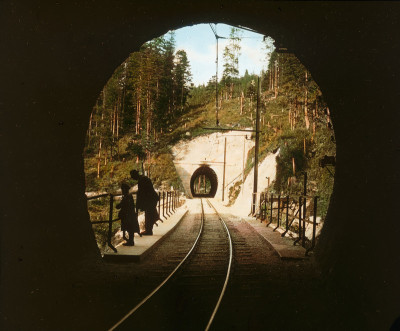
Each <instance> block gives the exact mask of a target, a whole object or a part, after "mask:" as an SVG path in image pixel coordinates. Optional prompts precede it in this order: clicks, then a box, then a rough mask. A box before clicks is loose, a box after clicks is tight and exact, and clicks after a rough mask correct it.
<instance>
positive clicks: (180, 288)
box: [109, 199, 233, 331]
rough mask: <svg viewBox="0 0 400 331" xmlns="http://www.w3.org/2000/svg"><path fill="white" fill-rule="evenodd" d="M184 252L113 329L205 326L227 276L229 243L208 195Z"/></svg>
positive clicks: (207, 326)
mask: <svg viewBox="0 0 400 331" xmlns="http://www.w3.org/2000/svg"><path fill="white" fill-rule="evenodd" d="M206 202H207V204H203V199H201V200H200V203H201V226H200V229H199V232H198V235H197V237H196V240H195V241H194V243H193V246H192V247H191V249H190V250H189V251H188V253H187V254H186V256H185V257H184V258H183V259H182V260H181V261H180V262H179V264H178V265H177V267H176V268H175V269H174V270H173V271H172V272H171V273H170V274H169V275H168V276H167V277H166V278H165V279H164V280H163V281H162V282H161V283H160V285H158V286H157V287H156V288H155V289H154V290H153V291H152V292H151V293H150V294H149V295H147V296H146V297H145V298H144V299H143V300H142V301H141V302H140V303H139V304H137V305H136V306H135V307H133V308H132V309H131V310H130V311H129V312H128V313H127V314H126V315H125V316H123V317H122V318H121V319H120V320H119V321H118V322H117V323H116V324H115V325H114V326H112V327H111V328H110V329H109V331H113V330H209V329H210V327H211V326H212V323H213V320H214V318H215V316H216V315H217V313H218V309H219V306H220V304H221V301H222V298H223V296H224V294H225V290H226V287H227V284H228V281H229V277H230V273H231V267H232V259H233V245H232V239H231V235H230V233H229V230H228V227H227V225H226V224H225V222H224V221H223V219H222V218H221V217H220V215H219V214H218V212H217V210H216V209H215V208H214V206H213V205H212V204H211V202H210V201H209V200H206Z"/></svg>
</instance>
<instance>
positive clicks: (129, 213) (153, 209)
mask: <svg viewBox="0 0 400 331" xmlns="http://www.w3.org/2000/svg"><path fill="white" fill-rule="evenodd" d="M130 175H131V178H132V179H134V180H137V182H138V191H137V200H136V207H137V209H138V210H139V209H141V210H143V211H144V212H145V231H144V232H142V233H140V230H139V222H138V218H137V213H136V209H135V203H134V201H133V198H132V195H130V194H129V188H130V187H129V185H128V184H125V183H123V184H122V185H121V190H122V200H121V202H120V203H119V204H118V205H117V208H118V209H121V210H120V212H119V214H118V216H119V217H120V219H121V230H122V231H123V233H124V239H125V240H126V241H127V242H126V243H124V244H123V245H125V246H134V245H135V243H134V234H135V232H136V233H139V235H140V236H142V235H145V236H151V235H153V226H154V224H155V222H157V221H158V220H159V219H160V216H159V215H158V211H157V203H158V200H159V196H158V194H157V192H156V191H155V190H154V187H153V183H152V182H151V180H150V178H148V177H146V176H142V175H139V172H138V171H136V170H132V171H131V172H130ZM125 231H127V232H128V235H129V238H126V237H125Z"/></svg>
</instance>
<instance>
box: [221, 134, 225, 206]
mask: <svg viewBox="0 0 400 331" xmlns="http://www.w3.org/2000/svg"><path fill="white" fill-rule="evenodd" d="M225 165H226V137H225V144H224V171H223V175H222V201H224V192H225Z"/></svg>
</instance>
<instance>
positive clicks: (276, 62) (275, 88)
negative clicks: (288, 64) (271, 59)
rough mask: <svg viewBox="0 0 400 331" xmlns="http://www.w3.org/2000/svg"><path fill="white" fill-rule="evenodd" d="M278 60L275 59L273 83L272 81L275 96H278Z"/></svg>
mask: <svg viewBox="0 0 400 331" xmlns="http://www.w3.org/2000/svg"><path fill="white" fill-rule="evenodd" d="M278 66H279V64H278V60H276V61H275V83H274V90H275V98H276V97H277V96H278Z"/></svg>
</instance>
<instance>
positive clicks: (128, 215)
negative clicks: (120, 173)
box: [117, 183, 140, 246]
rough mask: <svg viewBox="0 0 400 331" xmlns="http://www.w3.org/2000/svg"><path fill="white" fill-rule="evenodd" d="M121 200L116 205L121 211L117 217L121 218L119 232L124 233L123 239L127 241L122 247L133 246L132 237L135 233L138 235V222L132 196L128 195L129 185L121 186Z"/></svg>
mask: <svg viewBox="0 0 400 331" xmlns="http://www.w3.org/2000/svg"><path fill="white" fill-rule="evenodd" d="M121 190H122V200H121V202H120V203H119V204H118V205H117V209H121V210H120V211H119V213H118V216H119V217H120V218H121V230H122V231H123V233H124V239H125V240H127V242H126V243H124V244H123V245H124V246H134V245H135V242H134V235H135V232H137V233H139V234H140V229H139V222H138V218H137V214H136V210H135V202H134V201H133V198H132V195H131V194H129V185H128V184H125V183H123V184H121ZM125 231H127V232H128V235H129V239H126V237H125Z"/></svg>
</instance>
